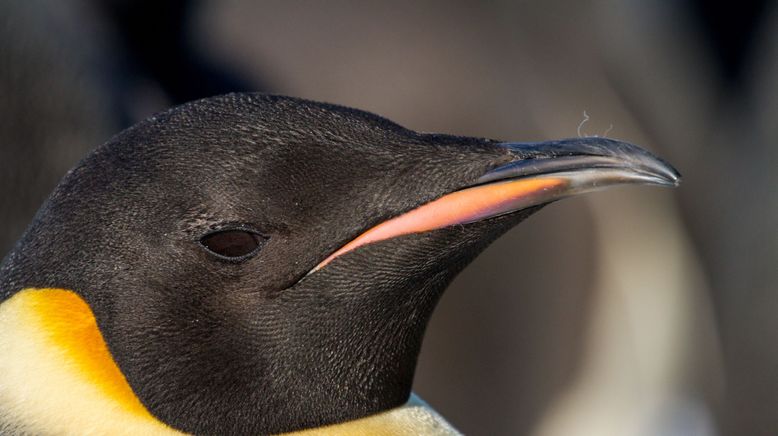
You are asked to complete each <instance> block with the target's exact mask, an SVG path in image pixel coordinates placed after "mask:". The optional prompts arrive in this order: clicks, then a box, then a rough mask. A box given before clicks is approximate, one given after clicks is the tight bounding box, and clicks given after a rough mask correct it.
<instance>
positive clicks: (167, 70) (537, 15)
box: [0, 0, 778, 436]
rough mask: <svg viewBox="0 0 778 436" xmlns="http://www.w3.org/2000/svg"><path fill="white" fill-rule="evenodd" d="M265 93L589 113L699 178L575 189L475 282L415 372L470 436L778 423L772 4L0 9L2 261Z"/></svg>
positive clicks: (442, 313) (558, 1) (503, 130)
mask: <svg viewBox="0 0 778 436" xmlns="http://www.w3.org/2000/svg"><path fill="white" fill-rule="evenodd" d="M257 90H258V91H265V92H273V93H282V94H289V95H295V96H300V97H304V98H310V99H316V100H324V101H329V102H334V103H340V104H345V105H349V106H355V107H358V108H362V109H366V110H369V111H373V112H376V113H378V114H381V115H384V116H386V117H388V118H390V119H392V120H394V121H397V122H399V123H400V124H403V125H405V126H406V127H409V128H412V129H415V130H421V131H440V132H445V133H453V134H462V135H469V136H487V137H492V138H497V139H506V140H516V141H522V140H540V139H549V138H558V137H571V136H576V135H578V127H579V124H580V123H581V122H582V121H583V120H584V119H585V118H588V119H589V120H588V121H587V122H586V123H584V124H583V126H581V128H580V129H581V134H584V135H603V134H606V132H607V136H609V137H613V138H619V139H623V140H627V141H630V142H634V143H637V144H641V145H643V146H645V147H647V148H650V149H653V150H654V151H656V152H657V153H658V154H660V155H662V156H664V157H665V158H667V159H668V160H669V161H671V162H672V163H674V164H675V166H677V167H678V169H679V170H680V171H681V173H683V175H684V181H683V184H682V185H681V187H680V188H679V189H676V190H660V189H655V188H639V187H628V188H618V189H614V190H612V191H608V192H604V193H598V194H595V195H590V196H588V197H586V198H580V199H573V200H568V201H564V202H561V203H558V204H555V205H552V206H550V207H548V208H546V209H545V210H543V211H542V212H541V213H539V214H537V215H535V216H534V217H532V218H531V219H530V220H528V221H527V222H525V223H523V224H522V225H520V226H518V227H517V228H516V229H515V230H513V231H512V232H510V233H509V234H508V235H507V236H505V237H503V238H502V239H500V240H499V241H498V242H496V243H495V244H494V245H493V246H492V247H491V248H490V249H489V250H488V251H487V252H486V253H484V254H483V255H482V256H481V257H480V258H479V259H478V260H477V261H476V262H475V263H474V264H473V265H472V266H471V267H470V268H468V269H467V270H466V271H465V272H464V273H463V274H462V275H461V276H460V277H459V278H458V279H457V281H456V282H455V283H454V285H453V286H452V287H451V288H450V289H449V291H448V292H447V294H446V296H445V297H444V299H443V301H442V303H441V305H440V307H439V309H438V311H437V312H436V314H435V316H434V317H433V319H432V322H431V325H430V328H429V332H428V335H427V337H426V340H425V345H424V349H423V352H422V356H421V361H420V363H419V369H418V372H417V377H416V386H415V388H416V391H417V392H418V393H419V394H420V395H421V396H422V397H423V398H424V399H426V400H427V401H428V402H429V403H431V404H432V406H433V407H435V408H436V409H437V410H439V411H440V412H441V413H442V414H443V415H444V416H446V417H447V418H448V419H449V420H450V421H451V422H452V423H453V424H454V425H456V426H457V427H458V428H460V429H461V430H462V431H464V432H465V433H467V434H473V435H524V434H532V435H543V436H545V435H554V436H556V435H587V436H588V435H716V434H720V435H776V434H778V286H777V285H776V284H778V265H777V263H778V229H777V228H776V227H777V226H776V224H778V194H777V193H776V190H777V189H778V148H777V147H778V5H776V4H775V3H773V2H769V1H739V2H736V3H726V4H724V3H722V4H720V5H719V4H718V3H716V2H705V1H703V0H682V1H673V2H670V1H664V2H656V1H643V2H641V1H636V0H628V1H618V0H581V1H562V0H545V1H536V2H530V1H512V2H511V1H494V2H475V1H424V2H421V1H395V2H373V1H329V2H317V1H280V0H279V1H249V0H229V1H218V2H217V1H199V2H198V1H181V0H178V1H168V2H154V1H120V0H116V1H96V0H91V1H90V0H66V1H54V0H51V1H44V0H30V1H24V2H22V1H12V0H4V1H0V223H2V226H0V255H4V254H5V253H7V252H8V250H9V249H10V248H11V246H12V244H13V242H14V241H15V240H16V239H17V238H18V236H19V235H20V234H21V232H22V231H23V230H24V228H25V226H26V225H27V223H29V221H30V219H31V217H32V215H33V214H34V212H35V210H36V209H37V208H38V206H39V205H40V203H41V202H42V201H43V200H44V199H45V197H46V196H47V195H48V193H49V192H50V190H51V189H52V188H53V187H54V185H55V184H56V182H57V181H58V180H59V178H60V177H61V176H62V175H63V174H64V172H65V171H66V170H67V169H68V168H69V167H71V166H72V165H73V164H74V163H75V162H76V161H77V160H78V159H79V158H80V156H82V155H83V154H84V153H85V152H86V151H88V150H89V149H90V148H92V147H94V146H96V145H98V144H100V143H102V142H103V141H105V140H106V139H107V138H108V137H109V136H110V135H111V134H113V133H115V132H118V131H119V130H121V129H122V128H124V127H127V126H128V125H130V124H132V123H134V122H137V121H139V120H140V119H142V118H144V117H146V116H148V115H150V114H151V113H153V112H155V111H158V110H162V109H164V108H167V107H169V106H170V105H173V104H177V103H181V102H184V101H188V100H191V99H195V98H200V97H205V96H209V95H214V94H219V93H224V92H229V91H257ZM584 111H585V112H586V117H585V116H584Z"/></svg>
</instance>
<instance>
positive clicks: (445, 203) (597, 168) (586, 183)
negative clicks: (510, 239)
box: [311, 137, 681, 272]
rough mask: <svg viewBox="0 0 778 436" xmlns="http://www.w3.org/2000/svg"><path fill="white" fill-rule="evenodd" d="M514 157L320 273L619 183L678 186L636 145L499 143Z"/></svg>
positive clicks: (359, 242) (393, 222) (356, 243)
mask: <svg viewBox="0 0 778 436" xmlns="http://www.w3.org/2000/svg"><path fill="white" fill-rule="evenodd" d="M497 146H498V147H501V148H502V149H503V150H504V151H505V152H506V153H507V154H508V156H509V161H508V162H507V163H504V162H503V163H501V164H497V165H496V166H495V168H493V169H491V170H489V171H487V172H486V173H485V174H483V175H482V176H481V177H479V178H478V179H476V180H474V181H473V182H472V183H470V184H469V185H467V186H464V187H462V189H460V190H457V191H454V192H451V193H449V194H446V195H444V196H442V197H440V198H438V199H436V200H433V201H431V202H429V203H426V204H424V205H421V206H419V207H418V208H416V209H413V210H411V211H409V212H406V213H404V214H402V215H399V216H396V217H394V218H391V219H389V220H388V221H384V222H383V223H381V224H378V225H377V226H375V227H373V228H371V229H369V230H367V231H366V232H365V233H363V234H361V235H360V236H358V237H357V238H355V239H353V240H352V241H351V242H349V243H347V244H346V245H344V246H343V247H341V248H340V249H338V250H337V251H335V252H334V253H332V254H331V255H330V256H329V257H327V258H326V259H325V260H323V261H322V262H321V263H319V265H317V266H316V268H314V269H313V270H312V271H311V272H314V271H317V270H319V269H321V268H322V267H324V266H325V265H327V264H328V263H329V262H331V261H332V260H333V259H335V258H336V257H338V256H341V255H343V254H345V253H348V252H349V251H352V250H354V249H356V248H358V247H361V246H363V245H366V244H370V243H373V242H378V241H383V240H386V239H390V238H394V237H398V236H402V235H407V234H411V233H421V232H427V231H431V230H435V229H440V228H444V227H449V226H454V225H463V224H468V223H472V222H476V221H481V220H485V219H488V218H493V217H496V216H500V215H504V214H508V213H511V212H516V211H519V210H522V209H526V208H529V207H532V206H538V205H541V204H547V203H550V202H553V201H556V200H560V199H563V198H566V197H571V196H574V195H579V194H585V193H588V192H593V191H598V190H601V189H604V188H607V187H610V186H614V185H623V184H644V185H658V186H671V187H673V186H678V184H679V182H680V178H681V176H680V174H679V173H678V171H676V170H675V169H674V168H673V167H672V166H670V165H669V164H668V163H666V162H664V161H663V160H661V159H659V158H657V157H655V156H654V155H652V154H651V153H649V152H647V151H645V150H643V149H642V148H640V147H637V146H635V145H632V144H629V143H626V142H621V141H615V140H611V139H605V138H597V137H592V138H576V139H565V140H560V141H550V142H539V143H515V142H505V143H500V144H498V145H497Z"/></svg>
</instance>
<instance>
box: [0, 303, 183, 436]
mask: <svg viewBox="0 0 778 436" xmlns="http://www.w3.org/2000/svg"><path fill="white" fill-rule="evenodd" d="M6 427H7V428H9V431H11V432H19V433H24V432H28V433H34V434H66V435H70V434H73V435H76V434H95V435H102V434H113V435H137V434H148V435H165V436H167V435H180V434H181V433H179V432H177V431H175V430H173V429H171V428H170V427H168V426H166V425H165V424H163V423H161V422H160V421H158V420H157V419H156V418H154V417H153V416H152V415H151V414H150V413H149V412H148V411H147V410H146V408H145V407H143V404H141V402H140V400H138V398H137V397H136V396H135V394H134V393H133V392H132V389H131V388H130V386H129V384H128V383H127V381H126V380H125V378H124V375H123V374H122V373H121V371H119V368H118V367H117V366H116V363H115V362H114V361H113V358H112V357H111V355H110V353H109V352H108V348H107V346H106V345H105V341H103V337H102V335H101V334H100V330H99V329H98V327H97V322H96V321H95V317H94V315H93V314H92V311H91V309H90V308H89V306H88V305H87V304H86V302H85V301H84V300H83V299H81V297H79V296H78V295H77V294H76V293H74V292H72V291H68V290H62V289H25V290H22V291H20V292H18V293H17V294H15V295H14V296H13V297H11V298H9V299H8V300H6V301H5V302H3V304H2V305H0V428H6Z"/></svg>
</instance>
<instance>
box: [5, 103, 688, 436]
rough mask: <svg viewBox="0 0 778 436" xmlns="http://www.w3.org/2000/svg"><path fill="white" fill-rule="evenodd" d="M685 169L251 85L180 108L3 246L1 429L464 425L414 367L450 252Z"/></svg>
mask: <svg viewBox="0 0 778 436" xmlns="http://www.w3.org/2000/svg"><path fill="white" fill-rule="evenodd" d="M677 181H678V175H677V173H676V172H675V171H674V170H673V169H672V168H671V167H669V166H668V165H667V164H665V163H664V162H662V161H661V160H659V159H657V158H655V157H653V156H651V155H650V154H648V153H647V152H645V151H643V150H642V149H640V148H638V147H635V146H633V145H630V144H626V143H623V142H619V141H613V140H607V139H602V138H579V139H572V140H562V141H550V142H540V143H507V142H501V141H495V140H490V139H482V138H466V137H455V136H448V135H439V134H420V133H416V132H413V131H410V130H408V129H405V128H403V127H401V126H398V125H396V124H394V123H392V122H390V121H388V120H386V119H383V118H381V117H378V116H375V115H373V114H369V113H366V112H362V111H358V110H354V109H349V108H345V107H341V106H335V105H329V104H323V103H316V102H310V101H305V100H300V99H295V98H289V97H281V96H268V95H259V94H233V95H227V96H222V97H215V98H211V99H206V100H200V101H197V102H193V103H189V104H186V105H183V106H180V107H177V108H174V109H171V110H169V111H167V112H164V113H161V114H158V115H156V116H154V117H152V118H150V119H148V120H146V121H144V122H142V123H139V124H138V125H136V126H134V127H132V128H130V129H128V130H126V131H124V132H122V133H120V134H118V135H117V136H115V137H114V138H112V139H111V140H110V141H109V142H107V143H106V144H104V145H102V146H100V147H98V148H97V149H96V150H95V151H93V152H92V153H91V154H89V155H88V156H87V157H86V158H85V159H84V160H83V161H82V162H81V163H80V164H79V165H78V166H77V167H76V168H74V169H73V170H72V171H71V172H70V173H68V175H67V176H66V177H65V178H64V179H63V181H62V182H61V183H60V185H59V186H58V187H57V189H56V190H55V192H54V193H53V194H52V195H51V197H50V198H49V200H48V201H47V202H46V203H45V204H44V205H43V207H42V208H41V209H40V211H39V212H38V214H37V215H36V218H35V220H34V221H33V223H32V224H31V225H30V227H29V228H28V230H27V232H26V233H25V235H24V236H23V237H22V239H21V240H20V241H19V243H18V244H17V245H16V248H15V249H14V250H13V251H12V252H11V254H9V256H8V257H7V258H6V259H5V260H4V262H3V264H2V266H0V429H2V431H3V433H4V434H28V433H33V434H85V433H87V434H160V435H165V434H234V435H257V434H279V433H289V432H300V433H299V434H335V435H337V434H343V435H350V434H455V432H454V430H453V429H452V428H451V426H449V425H448V424H447V423H446V422H445V420H443V419H442V418H440V417H439V416H438V415H437V414H435V413H434V412H433V411H432V410H431V409H429V408H428V407H426V405H424V404H423V403H421V402H420V401H419V400H417V399H415V398H413V397H411V386H412V382H413V375H414V371H415V366H416V360H417V358H418V354H419V350H420V347H421V343H422V339H423V336H424V331H425V328H426V325H427V322H428V320H429V318H430V316H431V314H432V311H433V310H434V308H435V305H436V303H437V301H438V299H439V298H440V296H441V295H442V292H443V291H444V290H445V288H446V287H447V285H448V284H449V283H450V281H451V280H452V279H453V278H454V277H455V276H456V274H457V273H458V272H459V271H461V270H462V268H464V267H465V266H466V265H467V264H468V263H469V262H470V261H471V260H472V259H473V258H474V257H475V256H477V255H478V253H479V252H480V251H481V250H483V249H484V248H485V247H486V246H488V245H489V243H490V242H491V241H493V240H494V239H495V238H497V237H498V236H499V235H501V234H502V233H504V232H505V231H507V230H509V229H510V228H512V227H513V226H515V225H516V224H518V223H519V222H521V221H522V220H523V219H525V218H526V217H528V216H529V215H531V214H532V213H534V212H536V211H537V210H539V209H540V208H541V207H542V206H543V205H545V204H547V203H549V202H552V201H556V200H559V199H562V198H565V197H567V196H571V195H578V194H582V193H585V192H590V191H592V190H595V189H601V188H602V187H605V186H611V185H615V184H625V183H644V184H655V185H674V184H676V183H677ZM409 398H410V401H409Z"/></svg>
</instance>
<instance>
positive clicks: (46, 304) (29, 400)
mask: <svg viewBox="0 0 778 436" xmlns="http://www.w3.org/2000/svg"><path fill="white" fill-rule="evenodd" d="M0 433H2V434H17V433H20V434H27V433H31V434H40V435H116V436H122V435H128V436H129V435H140V434H142V435H150V436H174V435H178V436H180V435H183V433H181V432H178V431H176V430H174V429H172V428H170V427H169V426H167V425H165V424H164V423H162V422H160V421H159V420H157V419H156V418H155V417H154V416H152V415H151V413H149V412H148V410H146V408H145V407H144V406H143V404H141V402H140V400H138V398H137V397H136V396H135V394H134V393H133V391H132V389H131V388H130V385H129V384H128V383H127V380H126V379H125V378H124V375H123V374H122V373H121V371H120V370H119V367H118V366H116V363H115V362H114V360H113V358H112V357H111V354H110V353H109V351H108V347H107V346H106V344H105V341H104V340H103V336H102V334H101V333H100V330H99V329H98V327H97V322H96V320H95V317H94V315H93V313H92V310H91V309H90V308H89V306H88V305H87V304H86V302H85V301H84V300H83V299H82V298H81V297H79V296H78V295H77V294H76V293H74V292H72V291H68V290H63V289H25V290H22V291H20V292H18V293H17V294H15V295H14V296H13V297H11V298H9V299H8V300H6V301H5V302H3V303H2V304H0ZM367 434H369V435H377V436H404V435H416V434H425V435H453V434H458V433H457V432H456V431H455V430H454V429H453V428H452V427H451V426H450V425H449V424H448V423H446V421H445V420H443V418H441V417H440V416H439V415H437V413H435V412H434V411H433V410H431V409H430V408H429V407H427V406H426V405H425V404H424V403H422V402H421V401H420V400H418V399H417V398H416V397H412V399H411V401H410V402H408V404H406V405H404V406H402V407H399V408H397V409H393V410H389V411H386V412H382V413H379V414H377V415H373V416H369V417H366V418H362V419H358V420H354V421H350V422H346V423H342V424H335V425H331V426H327V427H321V428H316V429H310V430H305V431H301V432H297V433H290V435H299V436H319V435H321V436H324V435H326V436H350V435H367Z"/></svg>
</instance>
